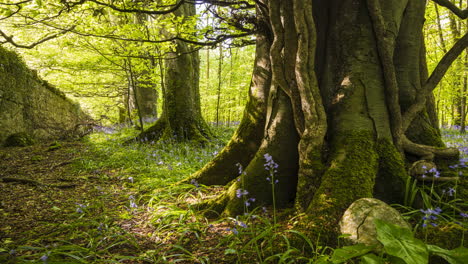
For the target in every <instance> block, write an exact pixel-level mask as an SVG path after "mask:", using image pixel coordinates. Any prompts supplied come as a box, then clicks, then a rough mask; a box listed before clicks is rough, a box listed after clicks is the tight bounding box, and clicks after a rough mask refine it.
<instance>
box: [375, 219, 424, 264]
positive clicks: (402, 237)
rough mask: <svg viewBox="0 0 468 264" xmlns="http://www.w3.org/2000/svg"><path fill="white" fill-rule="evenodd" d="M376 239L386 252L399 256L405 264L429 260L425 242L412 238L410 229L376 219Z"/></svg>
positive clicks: (422, 263) (421, 263) (421, 262)
mask: <svg viewBox="0 0 468 264" xmlns="http://www.w3.org/2000/svg"><path fill="white" fill-rule="evenodd" d="M375 226H376V229H377V239H378V240H379V241H380V242H381V243H382V244H383V245H384V250H385V252H386V253H387V254H389V255H391V256H395V257H398V258H401V259H402V260H403V261H404V262H405V263H407V264H424V263H428V262H429V253H428V251H427V247H426V244H424V242H422V241H421V240H419V239H417V238H414V237H413V235H412V233H411V230H409V229H407V228H403V227H400V226H397V225H393V224H389V223H386V222H384V221H382V220H379V219H376V220H375Z"/></svg>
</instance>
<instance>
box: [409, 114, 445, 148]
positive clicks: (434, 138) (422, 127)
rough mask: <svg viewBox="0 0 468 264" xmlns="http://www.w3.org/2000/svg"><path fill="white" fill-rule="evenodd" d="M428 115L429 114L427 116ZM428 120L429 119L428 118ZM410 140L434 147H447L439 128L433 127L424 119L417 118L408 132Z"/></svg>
mask: <svg viewBox="0 0 468 264" xmlns="http://www.w3.org/2000/svg"><path fill="white" fill-rule="evenodd" d="M426 115H427V114H426ZM426 118H428V117H427V116H426ZM406 135H407V136H408V139H410V140H411V141H413V142H415V143H419V144H424V145H429V146H434V147H445V144H444V142H443V141H442V137H441V135H440V131H439V129H437V128H434V127H432V125H431V124H430V122H429V121H426V120H425V119H424V118H423V117H421V116H419V117H417V118H416V119H415V120H414V121H413V122H412V123H411V125H410V127H409V128H408V130H407V131H406Z"/></svg>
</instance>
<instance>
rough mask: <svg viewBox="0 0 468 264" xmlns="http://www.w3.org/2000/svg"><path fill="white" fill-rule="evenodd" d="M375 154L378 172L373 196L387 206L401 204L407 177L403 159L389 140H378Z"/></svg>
mask: <svg viewBox="0 0 468 264" xmlns="http://www.w3.org/2000/svg"><path fill="white" fill-rule="evenodd" d="M377 153H378V155H379V172H378V175H377V179H376V184H375V187H374V196H375V197H376V198H378V199H380V200H382V201H384V202H386V203H388V204H392V203H402V202H403V200H404V194H405V183H406V179H407V178H408V177H409V175H408V173H407V172H406V169H405V162H404V160H403V157H402V156H401V154H400V153H399V152H398V151H397V149H396V148H395V146H394V145H393V142H391V141H390V140H389V139H380V140H378V142H377Z"/></svg>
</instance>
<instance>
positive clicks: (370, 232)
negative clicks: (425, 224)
mask: <svg viewBox="0 0 468 264" xmlns="http://www.w3.org/2000/svg"><path fill="white" fill-rule="evenodd" d="M375 219H380V220H383V221H385V222H388V223H392V224H394V225H399V226H401V227H405V228H408V229H411V226H410V225H409V224H408V223H407V222H406V221H405V220H404V219H403V217H402V216H401V215H400V213H399V212H398V211H397V210H395V209H394V208H392V207H390V206H389V205H388V204H386V203H384V202H382V201H380V200H378V199H374V198H362V199H359V200H357V201H355V202H354V203H352V204H351V205H350V206H349V207H348V209H347V210H346V211H345V213H344V215H343V217H342V218H341V220H340V231H341V234H349V235H350V236H349V237H347V238H346V240H348V242H350V243H351V244H358V243H363V244H366V245H368V246H371V245H377V246H378V248H381V247H382V245H381V244H380V242H379V241H378V240H377V231H376V229H375V224H374V220H375ZM378 248H377V251H378Z"/></svg>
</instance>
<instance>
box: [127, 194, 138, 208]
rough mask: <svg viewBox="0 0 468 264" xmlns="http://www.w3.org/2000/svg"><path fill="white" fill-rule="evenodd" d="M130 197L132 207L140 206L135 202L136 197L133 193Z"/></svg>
mask: <svg viewBox="0 0 468 264" xmlns="http://www.w3.org/2000/svg"><path fill="white" fill-rule="evenodd" d="M128 199H129V200H130V208H138V205H137V204H136V203H135V197H134V196H133V195H130V196H129V197H128Z"/></svg>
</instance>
